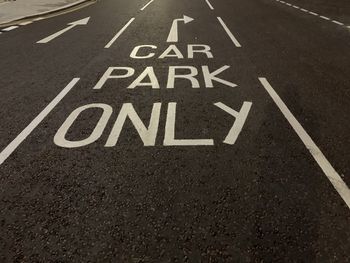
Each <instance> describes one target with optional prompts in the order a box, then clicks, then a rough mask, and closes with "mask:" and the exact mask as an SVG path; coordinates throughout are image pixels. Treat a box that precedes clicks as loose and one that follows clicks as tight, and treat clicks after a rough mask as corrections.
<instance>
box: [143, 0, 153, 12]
mask: <svg viewBox="0 0 350 263" xmlns="http://www.w3.org/2000/svg"><path fill="white" fill-rule="evenodd" d="M153 1H154V0H151V1H149V2H148V3H147V4H146V5H145V6H144V7H142V8H141V9H140V10H141V11H143V10H145V9H146V7H147V6H149V5H150V4H152V2H153Z"/></svg>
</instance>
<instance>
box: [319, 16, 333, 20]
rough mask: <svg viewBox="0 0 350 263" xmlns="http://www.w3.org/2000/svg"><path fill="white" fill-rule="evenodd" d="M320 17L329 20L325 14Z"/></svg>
mask: <svg viewBox="0 0 350 263" xmlns="http://www.w3.org/2000/svg"><path fill="white" fill-rule="evenodd" d="M320 17H321V18H322V19H324V20H331V19H330V18H328V17H326V16H320Z"/></svg>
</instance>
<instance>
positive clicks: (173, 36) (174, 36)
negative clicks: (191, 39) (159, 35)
mask: <svg viewBox="0 0 350 263" xmlns="http://www.w3.org/2000/svg"><path fill="white" fill-rule="evenodd" d="M179 21H184V20H183V19H175V20H174V21H173V24H172V25H171V29H170V32H169V35H168V39H167V41H166V42H177V41H178V40H179V37H178V31H177V28H178V26H177V25H178V22H179Z"/></svg>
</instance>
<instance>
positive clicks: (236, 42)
mask: <svg viewBox="0 0 350 263" xmlns="http://www.w3.org/2000/svg"><path fill="white" fill-rule="evenodd" d="M217 18H218V20H219V22H220V24H221V25H222V27H223V28H224V30H225V31H226V33H227V35H228V36H229V37H230V38H231V40H232V42H233V44H234V45H235V46H236V47H242V46H241V44H240V43H239V42H238V40H237V39H236V38H235V36H234V35H233V34H232V32H231V31H230V29H228V27H227V26H226V24H225V22H224V21H223V20H222V19H221V17H219V16H218V17H217Z"/></svg>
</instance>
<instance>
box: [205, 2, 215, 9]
mask: <svg viewBox="0 0 350 263" xmlns="http://www.w3.org/2000/svg"><path fill="white" fill-rule="evenodd" d="M205 1H206V2H207V4H208V6H209V8H210V9H211V10H214V7H213V6H212V4H211V3H210V2H209V0H205Z"/></svg>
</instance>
